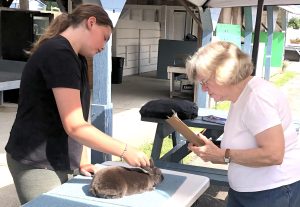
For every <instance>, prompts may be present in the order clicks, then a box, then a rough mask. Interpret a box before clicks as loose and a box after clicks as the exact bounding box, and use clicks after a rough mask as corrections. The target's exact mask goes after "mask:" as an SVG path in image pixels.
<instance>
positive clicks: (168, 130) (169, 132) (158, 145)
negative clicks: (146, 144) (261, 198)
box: [141, 108, 228, 183]
mask: <svg viewBox="0 0 300 207" xmlns="http://www.w3.org/2000/svg"><path fill="white" fill-rule="evenodd" d="M208 115H215V116H219V117H224V118H226V117H227V112H224V111H220V110H214V109H206V108H200V109H199V111H198V117H197V118H195V119H187V120H183V122H184V123H185V124H186V125H188V126H189V127H197V128H202V129H206V131H205V133H204V135H205V136H206V137H208V138H212V141H213V142H215V143H217V144H218V143H219V142H220V138H221V135H222V134H223V132H224V125H223V124H217V123H212V122H207V121H203V120H202V117H203V116H208ZM141 120H142V121H147V122H154V123H157V126H156V132H155V137H154V143H153V148H152V152H151V157H152V159H153V160H154V162H155V164H156V165H157V166H159V167H161V168H165V169H170V170H176V171H181V172H187V173H193V174H198V175H203V176H207V177H209V178H210V179H211V180H213V181H220V182H225V183H228V179H227V170H224V169H214V168H208V167H202V166H192V165H188V164H183V163H182V159H183V158H184V157H186V156H187V155H188V154H189V153H190V151H189V150H188V148H187V145H188V142H187V141H186V139H185V138H184V137H182V136H181V135H180V134H179V133H178V132H176V131H175V130H174V128H173V127H171V126H170V125H169V124H168V123H167V122H166V121H165V119H158V118H147V117H142V118H141ZM168 136H171V138H172V143H173V148H172V149H171V150H169V151H168V152H167V153H166V154H165V155H163V156H161V149H162V147H163V143H164V142H163V141H164V139H165V138H167V137H168Z"/></svg>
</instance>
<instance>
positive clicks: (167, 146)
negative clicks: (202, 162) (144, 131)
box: [139, 136, 192, 163]
mask: <svg viewBox="0 0 300 207" xmlns="http://www.w3.org/2000/svg"><path fill="white" fill-rule="evenodd" d="M152 147H153V143H146V144H144V145H142V146H141V147H140V148H139V149H140V150H141V151H143V152H144V153H145V154H146V155H147V156H148V157H150V156H151V151H152ZM172 148H173V143H172V138H171V137H170V136H168V137H166V138H164V141H163V145H162V149H161V153H160V156H161V157H162V156H164V155H165V154H166V153H167V152H168V151H170V150H171V149H172ZM191 159H192V157H191V155H188V156H186V157H185V158H183V163H189V162H190V161H191Z"/></svg>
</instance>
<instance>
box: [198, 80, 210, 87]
mask: <svg viewBox="0 0 300 207" xmlns="http://www.w3.org/2000/svg"><path fill="white" fill-rule="evenodd" d="M207 82H208V80H206V81H204V80H202V81H199V84H200V85H201V86H206V85H207Z"/></svg>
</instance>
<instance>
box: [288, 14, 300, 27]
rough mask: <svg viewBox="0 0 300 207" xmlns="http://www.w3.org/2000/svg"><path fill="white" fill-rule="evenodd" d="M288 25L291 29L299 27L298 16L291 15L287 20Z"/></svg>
mask: <svg viewBox="0 0 300 207" xmlns="http://www.w3.org/2000/svg"><path fill="white" fill-rule="evenodd" d="M288 27H292V28H293V29H299V28H300V18H297V17H292V18H291V19H290V20H289V22H288Z"/></svg>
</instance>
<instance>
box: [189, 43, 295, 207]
mask: <svg viewBox="0 0 300 207" xmlns="http://www.w3.org/2000/svg"><path fill="white" fill-rule="evenodd" d="M186 68H187V73H188V77H189V79H190V80H193V81H197V82H199V83H200V84H201V85H202V90H203V91H207V92H208V94H209V95H210V97H212V98H213V99H214V100H215V101H225V100H228V101H230V102H231V106H230V110H229V114H228V118H227V121H226V124H225V127H224V135H223V139H222V142H221V148H218V147H217V146H215V145H214V144H213V143H212V142H211V141H210V140H208V139H207V138H206V137H204V136H201V139H203V141H204V142H205V143H206V144H205V145H204V146H200V147H197V146H193V145H192V144H189V149H190V150H192V151H193V152H194V153H195V154H197V155H198V156H199V157H201V158H202V159H203V160H204V161H211V162H213V163H228V164H229V166H228V180H229V185H230V189H229V193H228V204H227V206H235V207H236V206H249V207H250V206H251V207H253V206H255V207H260V206H261V207H263V206H273V207H274V206H278V207H282V206H290V207H291V206H293V207H296V206H300V193H299V192H300V182H299V180H300V173H299V172H300V139H299V137H297V133H296V130H295V128H294V127H293V125H292V115H291V111H290V108H289V104H288V100H287V98H286V97H285V95H284V94H283V93H282V92H281V91H280V90H279V89H278V88H276V87H274V86H273V85H272V84H271V83H270V82H268V81H265V80H263V79H261V78H259V77H256V76H251V74H252V72H253V65H252V62H251V59H250V57H249V56H248V55H247V54H245V53H243V52H242V51H241V50H240V49H239V48H238V47H237V46H235V45H234V44H232V43H228V42H223V41H217V42H213V43H210V44H208V45H207V46H205V47H203V48H200V49H199V50H198V51H197V52H196V53H195V54H194V55H193V56H192V57H191V58H190V59H189V60H188V61H187V63H186Z"/></svg>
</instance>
